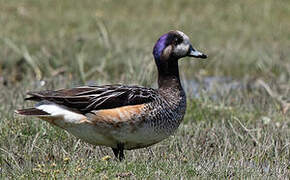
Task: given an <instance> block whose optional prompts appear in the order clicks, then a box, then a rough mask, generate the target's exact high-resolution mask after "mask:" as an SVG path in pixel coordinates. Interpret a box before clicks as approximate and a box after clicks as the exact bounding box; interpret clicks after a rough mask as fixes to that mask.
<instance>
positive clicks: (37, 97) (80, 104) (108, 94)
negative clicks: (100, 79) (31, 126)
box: [26, 85, 159, 113]
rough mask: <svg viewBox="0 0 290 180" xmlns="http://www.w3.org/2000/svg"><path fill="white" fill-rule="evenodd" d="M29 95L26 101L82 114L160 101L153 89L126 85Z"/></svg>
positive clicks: (41, 92)
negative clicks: (47, 104) (47, 103)
mask: <svg viewBox="0 0 290 180" xmlns="http://www.w3.org/2000/svg"><path fill="white" fill-rule="evenodd" d="M27 94H28V95H31V97H28V98H26V100H33V101H43V100H46V101H50V102H54V103H56V104H60V105H64V106H66V107H68V108H73V109H77V110H78V111H80V112H81V113H87V112H90V111H92V110H100V109H112V108H117V107H122V106H127V105H138V104H144V103H148V102H151V101H154V100H156V99H158V96H159V95H158V93H157V91H156V90H154V89H151V88H145V87H140V86H124V85H105V86H83V87H77V88H72V89H61V90H56V91H39V92H28V93H27Z"/></svg>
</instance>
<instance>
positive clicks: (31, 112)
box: [15, 108, 50, 116]
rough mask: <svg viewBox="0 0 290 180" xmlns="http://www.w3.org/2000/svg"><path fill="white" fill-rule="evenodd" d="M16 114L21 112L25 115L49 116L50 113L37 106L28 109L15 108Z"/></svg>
mask: <svg viewBox="0 0 290 180" xmlns="http://www.w3.org/2000/svg"><path fill="white" fill-rule="evenodd" d="M15 113H16V114H20V115H23V116H47V115H50V114H49V113H47V112H45V111H42V110H40V109H36V108H28V109H19V110H15Z"/></svg>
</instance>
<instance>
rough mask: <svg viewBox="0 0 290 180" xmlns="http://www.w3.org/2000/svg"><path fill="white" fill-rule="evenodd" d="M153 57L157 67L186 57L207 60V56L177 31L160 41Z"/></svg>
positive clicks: (155, 47) (170, 32) (154, 49)
mask: <svg viewBox="0 0 290 180" xmlns="http://www.w3.org/2000/svg"><path fill="white" fill-rule="evenodd" d="M153 56H154V58H155V61H156V64H157V65H160V64H164V63H166V61H176V60H178V59H180V58H183V57H186V56H189V57H195V58H202V59H205V58H207V55H205V54H203V53H201V52H199V51H197V50H196V49H195V48H193V47H192V45H191V43H190V41H189V38H188V36H187V35H186V34H184V33H183V32H181V31H177V30H176V31H169V32H168V33H166V34H164V35H162V36H161V37H160V38H159V39H158V41H157V42H156V44H155V46H154V48H153ZM167 63H168V62H167Z"/></svg>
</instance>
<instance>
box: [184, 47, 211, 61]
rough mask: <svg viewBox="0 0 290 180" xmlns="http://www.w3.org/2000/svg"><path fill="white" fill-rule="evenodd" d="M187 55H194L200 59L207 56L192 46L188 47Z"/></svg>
mask: <svg viewBox="0 0 290 180" xmlns="http://www.w3.org/2000/svg"><path fill="white" fill-rule="evenodd" d="M187 56H189V57H195V58H201V59H206V58H207V55H205V54H203V53H201V52H199V51H197V50H196V49H194V48H193V47H192V46H190V47H189V50H188V54H187Z"/></svg>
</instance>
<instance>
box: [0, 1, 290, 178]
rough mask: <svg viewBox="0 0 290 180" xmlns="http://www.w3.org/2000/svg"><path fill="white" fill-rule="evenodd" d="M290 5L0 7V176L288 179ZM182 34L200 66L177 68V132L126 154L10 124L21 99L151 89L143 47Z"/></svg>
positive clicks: (151, 68) (23, 122)
mask: <svg viewBox="0 0 290 180" xmlns="http://www.w3.org/2000/svg"><path fill="white" fill-rule="evenodd" d="M289 16H290V2H289V1H288V0H268V1H253V0H237V1H228V0H219V1H218V0H208V1H203V0H195V1H186V0H180V1H173V0H168V1H161V0H152V1H138V3H137V2H136V1H134V0H128V1H113V0H100V1H93V0H83V1H78V0H62V1H60V0H46V1H38V0H0V27H1V28H0V47H1V48H0V49H1V50H0V116H1V119H0V152H1V153H0V177H4V178H14V179H20V178H25V179H27V178H34V179H38V178H41V177H42V178H44V177H50V178H84V177H86V178H96V179H111V178H132V179H141V178H143V179H156V178H160V179H181V178H183V179H190V178H204V179H209V178H210V179H225V178H235V179H246V178H255V179H256V178H259V179H260V178H261V179H264V178H269V179H277V178H279V179H289V177H290V165H289V164H290V163H289V159H290V147H289V146H290V133H289V132H290V118H289V117H290V113H289V111H288V110H287V108H289V107H290V105H289V103H290V100H289V97H290V91H289V89H290V86H289V84H290V83H289V81H290V60H289V57H290V51H289V48H290V46H289V44H290V31H289V29H290V21H289ZM172 29H178V30H181V31H183V32H185V33H186V34H187V35H188V36H189V37H190V39H191V41H192V44H193V46H194V47H195V48H196V49H198V50H200V51H201V52H204V53H205V54H207V55H208V56H209V58H208V59H206V60H197V59H190V58H185V59H183V60H181V61H180V63H179V67H180V73H181V79H182V83H183V85H184V87H185V90H186V92H187V98H188V107H187V113H186V116H185V118H184V121H183V123H182V124H181V125H180V127H179V129H178V131H177V132H176V134H175V135H174V136H172V137H170V138H168V139H166V140H164V141H163V142H161V143H158V144H156V145H154V146H152V147H150V148H145V149H140V150H135V151H126V157H127V159H126V160H125V161H124V162H118V161H117V160H115V159H114V158H113V154H112V152H111V150H110V148H106V147H94V146H92V145H88V144H86V143H84V142H82V141H80V140H78V139H77V138H75V137H73V136H72V135H70V134H68V133H66V132H64V131H62V130H61V129H59V128H55V127H53V126H50V125H49V124H48V123H46V122H43V121H41V120H37V119H34V118H23V117H19V116H16V115H15V114H14V110H15V109H18V108H23V107H29V106H31V105H32V104H31V103H29V102H24V100H23V98H24V97H25V93H26V92H27V91H28V90H44V89H58V88H67V87H73V86H77V85H83V84H92V83H93V84H111V83H123V84H138V85H143V86H148V87H156V68H155V64H154V61H153V57H152V48H153V45H154V43H155V42H156V41H157V39H158V37H159V36H160V35H162V34H164V33H166V32H168V31H169V30H172Z"/></svg>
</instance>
